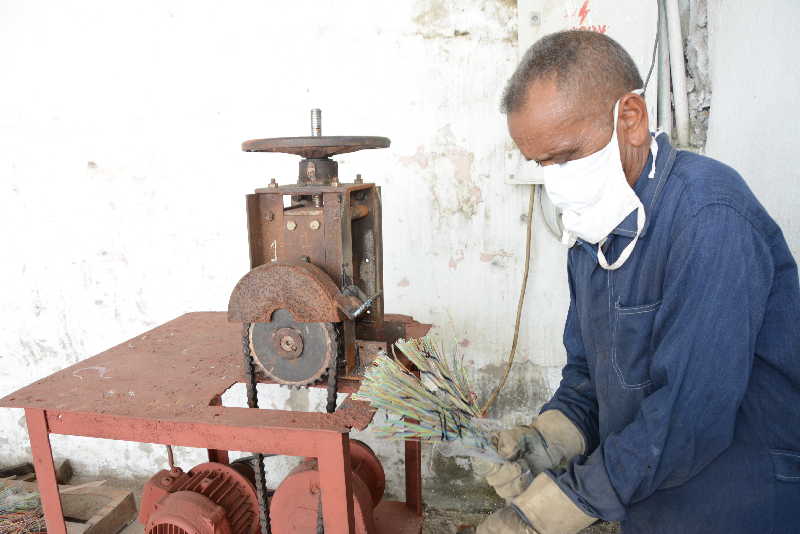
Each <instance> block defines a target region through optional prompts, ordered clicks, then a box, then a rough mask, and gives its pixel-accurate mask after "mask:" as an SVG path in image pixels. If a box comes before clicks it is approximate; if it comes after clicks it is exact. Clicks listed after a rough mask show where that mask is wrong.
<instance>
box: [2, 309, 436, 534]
mask: <svg viewBox="0 0 800 534" xmlns="http://www.w3.org/2000/svg"><path fill="white" fill-rule="evenodd" d="M242 362H243V359H242V354H241V325H240V324H235V323H229V322H228V321H227V319H226V314H225V313H223V312H197V313H188V314H186V315H183V316H181V317H179V318H177V319H175V320H173V321H170V322H168V323H165V324H163V325H161V326H159V327H157V328H155V329H153V330H150V331H149V332H146V333H144V334H142V335H140V336H137V337H135V338H133V339H131V340H129V341H126V342H125V343H122V344H120V345H118V346H116V347H114V348H112V349H109V350H108V351H106V352H103V353H101V354H99V355H97V356H94V357H92V358H89V359H86V360H83V361H81V362H79V363H77V364H75V365H73V366H71V367H68V368H66V369H63V370H61V371H58V372H57V373H55V374H52V375H50V376H48V377H47V378H44V379H42V380H39V381H37V382H34V383H33V384H31V385H29V386H26V387H24V388H22V389H20V390H19V391H16V392H14V393H12V394H10V395H8V396H6V397H4V398H3V399H0V406H1V407H8V408H24V409H25V416H26V419H27V423H28V435H29V438H30V443H31V451H32V453H33V461H34V466H35V469H36V478H37V480H38V484H39V491H40V494H41V498H42V507H43V509H44V514H45V519H46V521H47V528H48V532H49V533H50V534H66V532H67V530H66V526H65V523H64V519H63V513H62V509H61V501H60V497H59V494H58V487H57V485H56V476H55V469H54V464H53V455H52V450H51V447H50V437H49V435H50V434H66V435H73V436H87V437H94V438H105V439H117V440H125V441H135V442H142V443H160V444H165V445H176V446H185V447H198V448H204V449H208V453H209V459H210V460H212V461H222V462H227V456H228V453H227V451H249V452H260V453H265V454H284V455H291V456H312V457H316V458H317V459H318V462H319V469H320V479H321V490H322V491H321V493H322V509H323V517H324V525H325V532H326V534H354V518H353V500H352V493H351V491H350V487H351V486H350V484H351V482H350V456H349V447H350V442H349V432H350V430H351V429H358V430H362V429H364V428H366V427H367V426H368V425H369V423H370V422H371V421H372V417H373V415H374V411H373V410H372V409H371V408H370V407H369V406H368V405H367V404H366V403H364V402H361V401H356V400H353V399H351V398H349V397H348V398H347V399H346V400H345V401H344V402H343V403H342V404H341V405H340V406H339V407H338V408H337V410H336V412H335V413H332V414H327V413H313V412H294V411H284V410H263V409H250V408H231V407H224V406H221V401H220V399H221V395H222V393H224V392H225V391H226V390H228V389H229V388H230V387H231V386H233V385H234V384H236V383H238V382H242V381H243V377H244V373H243V369H242ZM354 390H355V386H354V384H352V383H346V382H344V381H343V382H342V383H340V389H339V391H340V392H343V393H348V392H352V391H354ZM405 456H406V466H405V467H406V469H405V471H406V502H405V503H396V502H384V503H381V505H379V507H378V509H376V516H377V517H376V524H377V527H378V530H379V531H380V533H381V534H383V533H384V532H385V533H397V534H399V533H402V534H406V533H407V534H411V533H414V534H419V532H420V528H421V524H422V518H421V516H422V497H421V491H422V479H421V474H420V465H421V459H420V447H419V444H418V443H416V442H406V449H405Z"/></svg>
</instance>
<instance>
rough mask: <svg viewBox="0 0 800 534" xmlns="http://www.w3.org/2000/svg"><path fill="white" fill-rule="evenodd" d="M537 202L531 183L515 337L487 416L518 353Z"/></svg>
mask: <svg viewBox="0 0 800 534" xmlns="http://www.w3.org/2000/svg"><path fill="white" fill-rule="evenodd" d="M535 204H536V186H535V185H531V194H530V197H529V198H528V229H527V231H526V233H525V235H526V238H525V266H524V267H523V273H522V287H521V288H520V291H519V300H518V301H517V316H516V320H515V321H514V337H513V338H512V340H511V350H510V351H509V353H508V360H507V361H506V368H505V371H504V372H503V378H501V379H500V383H499V384H498V385H497V387H496V388H495V390H494V391H493V392H492V395H491V396H490V397H489V400H487V401H486V404H484V406H483V409H482V410H481V414H482V415H483V416H484V417H486V414H487V413H488V412H489V409H490V408H491V407H492V406H493V405H494V403H495V401H496V400H497V396H498V395H499V394H500V392H501V391H502V390H503V388H504V387H505V385H506V381H507V380H508V375H509V373H511V366H512V365H514V357H515V356H516V355H517V342H518V341H519V326H520V322H521V320H522V307H523V304H524V303H525V291H526V289H527V288H528V270H529V268H530V265H531V237H532V236H533V206H534V205H535Z"/></svg>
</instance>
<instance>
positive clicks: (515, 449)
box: [474, 410, 586, 500]
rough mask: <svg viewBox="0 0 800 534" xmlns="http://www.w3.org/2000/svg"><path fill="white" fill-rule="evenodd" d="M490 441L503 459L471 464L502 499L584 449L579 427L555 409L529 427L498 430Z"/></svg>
mask: <svg viewBox="0 0 800 534" xmlns="http://www.w3.org/2000/svg"><path fill="white" fill-rule="evenodd" d="M492 442H493V444H494V445H495V448H496V449H497V452H498V453H499V454H500V456H502V457H503V458H505V459H506V460H507V462H506V463H504V464H489V463H488V462H486V463H484V462H476V463H475V464H474V466H475V470H476V472H477V473H478V474H479V475H483V476H484V477H486V481H487V482H488V483H489V485H490V486H492V487H493V488H494V490H495V491H496V492H497V494H498V495H499V496H500V497H502V498H504V499H506V500H510V499H513V498H514V497H516V496H517V495H519V494H520V493H522V492H523V491H525V489H526V488H527V487H528V486H529V485H530V483H531V481H532V480H533V478H534V477H535V476H536V475H538V474H539V473H541V472H542V471H545V470H547V469H552V468H554V467H556V466H558V465H559V464H560V463H561V462H563V461H565V460H569V459H570V458H572V457H573V456H576V455H578V454H583V453H584V452H585V449H586V444H585V442H584V439H583V435H582V434H581V432H580V430H578V428H577V427H576V426H575V425H574V424H573V423H572V421H570V420H569V419H568V418H567V417H566V416H565V415H564V414H563V413H561V412H559V411H558V410H547V411H546V412H543V413H542V414H541V415H539V417H537V418H536V419H535V420H534V422H533V424H531V425H529V426H516V427H514V428H510V429H508V430H501V431H500V432H497V433H495V434H494V435H493V436H492Z"/></svg>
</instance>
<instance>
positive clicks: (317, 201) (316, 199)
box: [311, 194, 322, 208]
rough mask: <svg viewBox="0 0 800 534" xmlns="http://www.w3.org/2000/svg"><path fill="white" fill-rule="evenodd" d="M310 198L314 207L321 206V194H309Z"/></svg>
mask: <svg viewBox="0 0 800 534" xmlns="http://www.w3.org/2000/svg"><path fill="white" fill-rule="evenodd" d="M311 200H313V201H314V207H315V208H321V207H322V195H319V194H317V195H311Z"/></svg>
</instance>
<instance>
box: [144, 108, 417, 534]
mask: <svg viewBox="0 0 800 534" xmlns="http://www.w3.org/2000/svg"><path fill="white" fill-rule="evenodd" d="M389 143H390V141H389V139H387V138H385V137H331V136H323V135H322V134H321V112H320V110H318V109H314V110H312V111H311V136H308V137H284V138H273V139H255V140H251V141H246V142H245V143H243V145H242V149H243V150H245V151H247V152H282V153H289V154H295V155H298V156H300V157H301V158H302V159H301V160H300V165H299V176H298V179H297V183H295V184H292V185H279V184H278V182H277V181H276V180H275V179H274V178H273V179H272V181H271V183H270V184H269V185H268V186H267V187H264V188H260V189H256V190H255V192H254V193H253V194H249V195H247V199H246V207H247V222H248V233H249V248H250V266H251V270H250V271H249V272H248V273H247V274H246V275H244V277H242V279H241V280H240V281H239V282H238V284H236V286H235V288H234V289H233V292H232V294H231V297H230V302H229V307H228V320H229V321H231V322H235V323H241V324H242V352H243V356H244V370H245V374H246V377H245V383H246V385H247V401H248V406H249V407H250V408H257V407H258V396H257V393H256V384H257V383H259V382H264V383H272V384H280V385H282V386H285V387H290V388H304V387H323V388H326V389H327V406H326V408H327V412H329V413H333V412H334V411H335V410H336V407H337V406H336V404H337V390H338V389H339V388H340V387H342V385H345V386H346V388H348V391H354V390H356V389H357V387H358V381H359V380H360V378H361V377H362V375H363V373H364V370H365V367H366V366H367V365H369V364H370V363H371V362H372V360H374V358H375V357H376V356H377V354H378V353H379V351H381V350H386V349H387V347H388V346H390V345H391V344H392V343H394V342H395V341H396V340H397V339H399V338H402V337H420V336H423V335H424V334H425V333H426V332H427V330H428V328H430V325H424V324H421V323H418V322H416V321H414V320H413V319H412V318H411V317H409V316H404V315H387V314H385V313H384V302H383V276H382V267H383V254H382V239H381V197H380V188H379V187H377V186H376V185H375V184H371V183H364V181H363V180H362V179H361V176H360V175H357V176H356V178H355V180H354V181H353V182H352V183H343V182H341V181H340V180H339V169H338V164H337V162H336V161H335V160H333V159H331V157H332V156H335V155H337V154H343V153H347V152H355V151H358V150H365V149H375V148H385V147H388V146H389ZM417 453H418V451H417ZM349 454H350V466H351V473H352V477H351V478H352V491H353V503H354V513H355V532H357V533H359V534H375V533H377V532H379V531H380V532H385V531H386V527H384V528H382V529H378V527H376V521H377V519H376V517H375V516H374V510H375V509H376V507H378V505H379V504H380V502H381V499H382V497H383V491H384V486H385V476H384V472H383V468H382V466H381V463H380V461H379V460H378V458H377V456H375V454H374V453H373V452H372V450H371V449H370V448H369V447H368V446H367V445H366V444H364V443H362V442H359V441H356V440H351V441H350V447H349ZM417 469H418V466H417ZM319 493H320V472H319V470H318V468H317V462H316V459H314V458H307V459H306V460H304V461H303V462H301V463H300V465H299V466H298V467H297V468H295V469H294V470H293V471H292V472H291V473H290V474H289V476H288V477H287V478H286V479H285V480H284V481H283V482H282V483H281V484H280V485H279V486H278V488H277V489H275V490H274V491H272V490H270V489H269V488H267V485H266V477H265V463H264V456H263V455H261V454H254V455H253V457H252V460H251V461H249V462H243V461H238V462H234V463H233V464H230V465H225V464H223V463H214V462H210V463H205V464H201V465H198V466H196V467H195V468H193V469H192V470H190V471H189V472H187V473H184V472H183V471H181V470H180V469H178V468H173V469H171V470H164V471H161V472H159V473H158V474H156V475H155V476H154V477H153V478H152V479H151V480H150V481H149V483H148V484H147V485H146V487H145V492H144V496H143V499H142V510H141V513H140V521H142V522H143V523H144V524H145V525H146V532H147V533H149V534H183V533H196V534H205V533H208V534H212V533H215V534H229V533H231V534H238V533H248V534H256V533H258V532H264V533H266V532H270V531H271V532H274V533H275V534H285V533H290V532H291V533H298V534H299V533H309V534H311V533H317V532H322V530H323V527H322V525H323V523H322V517H321V516H322V512H321V505H320V497H319ZM391 531H392V532H406V531H405V530H403V529H401V528H399V527H397V528H394V527H393V528H392V529H391ZM417 532H418V531H417Z"/></svg>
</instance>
